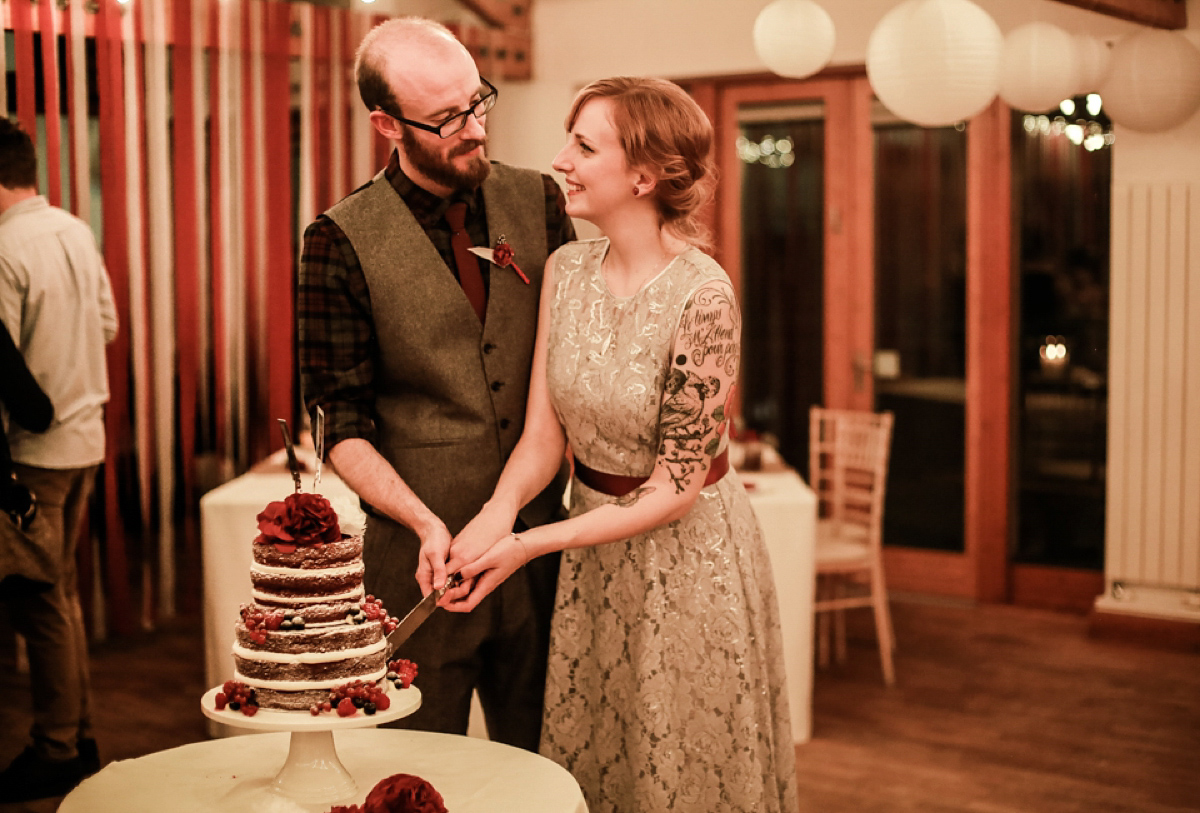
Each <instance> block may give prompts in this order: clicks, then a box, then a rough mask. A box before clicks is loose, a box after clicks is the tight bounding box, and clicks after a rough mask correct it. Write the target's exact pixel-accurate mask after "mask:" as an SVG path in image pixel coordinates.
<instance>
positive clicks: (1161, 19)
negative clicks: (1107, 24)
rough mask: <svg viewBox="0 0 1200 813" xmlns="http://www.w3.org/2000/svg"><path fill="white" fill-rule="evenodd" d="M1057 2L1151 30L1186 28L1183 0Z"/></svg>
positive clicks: (1085, 0) (1069, 0) (1078, 0)
mask: <svg viewBox="0 0 1200 813" xmlns="http://www.w3.org/2000/svg"><path fill="white" fill-rule="evenodd" d="M1057 2H1059V3H1066V4H1067V5H1068V6H1075V7H1076V8H1082V9H1086V10H1088V11H1095V12H1097V13H1099V14H1107V15H1108V16H1110V17H1116V18H1118V19H1121V20H1128V21H1130V22H1133V23H1141V24H1142V25H1148V26H1151V27H1153V28H1168V29H1181V28H1187V3H1186V2H1185V1H1184V0H1057Z"/></svg>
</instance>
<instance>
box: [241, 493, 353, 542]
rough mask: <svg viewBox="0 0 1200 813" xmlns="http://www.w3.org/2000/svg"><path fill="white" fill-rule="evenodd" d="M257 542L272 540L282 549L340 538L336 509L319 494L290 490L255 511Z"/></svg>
mask: <svg viewBox="0 0 1200 813" xmlns="http://www.w3.org/2000/svg"><path fill="white" fill-rule="evenodd" d="M258 532H259V537H258V539H257V540H256V541H258V542H260V543H264V544H265V543H268V542H269V543H272V544H274V545H275V548H276V549H277V550H278V551H280V552H281V553H293V552H294V551H295V550H296V548H297V546H302V545H316V546H318V547H319V546H321V545H324V544H325V543H327V542H337V541H338V540H339V539H341V538H342V531H341V528H339V527H338V518H337V513H336V512H335V511H334V510H333V506H332V505H330V504H329V500H327V499H325V498H324V497H322V496H321V495H320V494H289V495H287V497H286V498H284V499H283V500H282V501H280V500H276V501H275V502H271V503H268V504H267V507H266V508H264V509H263V511H262V513H260V514H259V515H258Z"/></svg>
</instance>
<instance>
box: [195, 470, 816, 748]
mask: <svg viewBox="0 0 1200 813" xmlns="http://www.w3.org/2000/svg"><path fill="white" fill-rule="evenodd" d="M739 474H740V476H741V478H742V481H743V482H745V483H746V484H747V487H748V491H749V493H750V502H751V503H752V504H753V505H754V510H755V513H756V514H757V515H758V519H759V522H760V523H761V524H762V527H763V532H764V534H765V536H766V540H767V546H768V548H769V549H770V552H771V563H772V566H773V569H774V572H775V584H776V590H777V593H778V595H779V613H780V618H781V621H782V625H783V647H784V656H785V659H786V664H787V672H788V693H789V700H790V703H791V712H792V736H793V737H794V738H795V741H796V742H797V743H802V742H807V741H808V739H809V736H810V735H811V732H812V722H811V711H812V662H813V657H812V655H813V619H812V603H813V584H814V574H813V541H814V538H815V534H816V496H815V495H814V494H813V492H812V490H811V489H809V487H808V486H807V485H805V483H804V481H803V480H802V479H801V478H800V476H799V475H797V474H796V472H794V471H792V470H790V469H789V470H786V471H780V472H740V473H739ZM311 482H312V478H311V476H305V478H304V486H305V489H306V490H312V488H311ZM293 490H294V486H293V483H292V478H291V475H289V474H287V473H286V472H275V473H254V472H251V473H249V474H245V475H243V476H241V477H238V478H237V479H235V480H231V481H230V482H228V483H225V484H224V485H222V486H220V487H219V488H216V489H213V490H212V491H210V492H209V493H208V494H206V495H205V496H204V497H203V498H202V499H201V501H200V520H201V535H202V545H203V551H204V557H203V558H204V641H205V669H206V674H207V676H208V685H209V686H216V685H217V684H219V683H223V682H224V681H226V680H228V679H229V678H230V677H231V676H232V673H233V658H232V655H231V654H230V652H231V650H232V647H233V637H234V636H233V627H234V623H235V622H236V620H237V617H238V607H239V606H241V605H242V604H244V603H246V602H248V601H250V561H251V555H250V543H251V542H252V540H253V539H254V537H255V535H256V534H257V523H256V521H255V517H256V516H258V513H259V512H260V511H262V509H263V507H264V506H265V505H266V504H267V503H268V502H270V501H271V500H281V499H283V498H284V497H286V496H287V495H288V494H290V493H292V491H293ZM317 490H318V491H320V492H321V493H322V494H324V495H325V496H327V497H330V498H334V497H337V496H343V495H345V496H349V495H352V492H351V491H350V489H349V488H348V487H347V486H346V484H345V483H343V482H342V481H341V480H339V479H338V478H337V477H336V476H334V475H331V474H328V473H327V474H324V475H323V476H322V479H321V485H320V487H319V488H318V489H317ZM389 610H391V611H392V612H396V613H398V612H403V611H405V608H398V609H397V608H389ZM480 719H481V718H480V716H479V714H478V711H476V712H475V713H474V714H473V715H472V720H473V723H472V729H473V730H472V733H476V734H479V733H482V732H481V731H480V722H479V721H480ZM220 728H223V727H221V726H219V725H218V724H217V723H212V722H210V724H209V730H210V732H211V733H213V734H214V735H220V734H226V733H229V732H226V731H221V730H220Z"/></svg>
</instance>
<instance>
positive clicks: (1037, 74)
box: [1000, 23, 1079, 113]
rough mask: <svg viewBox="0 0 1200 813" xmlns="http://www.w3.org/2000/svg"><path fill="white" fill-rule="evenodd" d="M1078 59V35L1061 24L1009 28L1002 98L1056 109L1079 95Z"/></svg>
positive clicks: (1034, 108) (1030, 107)
mask: <svg viewBox="0 0 1200 813" xmlns="http://www.w3.org/2000/svg"><path fill="white" fill-rule="evenodd" d="M1077 62H1078V60H1077V57H1076V51H1075V39H1074V38H1073V37H1072V36H1071V35H1070V34H1068V33H1067V32H1066V31H1063V30H1062V29H1061V28H1059V27H1058V26H1056V25H1051V24H1050V23H1026V24H1025V25H1022V26H1018V27H1017V28H1014V29H1013V30H1012V31H1009V32H1008V36H1006V37H1005V38H1004V46H1003V48H1002V49H1001V52H1000V98H1001V99H1003V100H1004V101H1006V102H1008V104H1009V105H1011V106H1012V107H1014V108H1016V109H1017V110H1027V111H1029V112H1031V113H1043V112H1045V111H1047V110H1052V109H1054V108H1056V107H1058V104H1059V102H1061V101H1062V100H1063V99H1067V98H1069V97H1071V96H1074V95H1075V87H1076V85H1078V84H1079V68H1078V66H1077Z"/></svg>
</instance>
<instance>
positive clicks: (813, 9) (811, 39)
mask: <svg viewBox="0 0 1200 813" xmlns="http://www.w3.org/2000/svg"><path fill="white" fill-rule="evenodd" d="M834 41H835V37H834V31H833V19H832V18H830V16H829V13H828V12H827V11H825V9H823V8H821V7H820V6H819V5H817V4H816V3H814V2H812V0H775V2H774V3H771V5H769V6H767V7H766V8H764V9H763V10H762V11H760V12H759V13H758V17H757V18H756V19H755V20H754V50H755V52H756V53H757V54H758V57H759V59H761V60H762V61H763V62H764V63H766V66H767V67H768V68H770V69H771V70H772V71H774V72H775V73H777V74H779V75H780V76H788V77H791V78H793V79H802V78H803V77H805V76H811V75H812V74H814V73H816V72H817V71H819V70H821V68H824V67H825V66H826V65H828V64H829V60H830V58H831V57H832V56H833V45H834Z"/></svg>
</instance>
